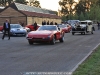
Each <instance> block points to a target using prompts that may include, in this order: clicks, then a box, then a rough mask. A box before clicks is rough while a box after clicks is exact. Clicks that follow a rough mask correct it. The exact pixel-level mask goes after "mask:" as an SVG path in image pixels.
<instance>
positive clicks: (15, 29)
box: [11, 28, 25, 31]
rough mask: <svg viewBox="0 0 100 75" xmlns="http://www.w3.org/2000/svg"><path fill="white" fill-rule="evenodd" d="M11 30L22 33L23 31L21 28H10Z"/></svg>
mask: <svg viewBox="0 0 100 75" xmlns="http://www.w3.org/2000/svg"><path fill="white" fill-rule="evenodd" d="M11 30H14V31H17V30H20V31H23V30H25V29H23V28H11Z"/></svg>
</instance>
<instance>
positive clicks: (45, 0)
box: [27, 0, 78, 11]
mask: <svg viewBox="0 0 100 75" xmlns="http://www.w3.org/2000/svg"><path fill="white" fill-rule="evenodd" d="M27 1H29V0H27ZM38 1H39V2H40V5H41V7H42V8H45V9H50V10H54V11H58V9H60V6H59V3H58V2H59V1H60V0H38ZM75 1H78V0H75Z"/></svg>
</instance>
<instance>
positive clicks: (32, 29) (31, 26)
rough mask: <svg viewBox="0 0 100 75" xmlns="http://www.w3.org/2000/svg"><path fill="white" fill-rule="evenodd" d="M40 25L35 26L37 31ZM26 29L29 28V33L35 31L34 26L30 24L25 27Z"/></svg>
mask: <svg viewBox="0 0 100 75" xmlns="http://www.w3.org/2000/svg"><path fill="white" fill-rule="evenodd" d="M40 26H41V25H39V24H37V29H38V28H39V27H40ZM26 27H27V28H30V31H35V29H34V25H32V24H30V25H26Z"/></svg>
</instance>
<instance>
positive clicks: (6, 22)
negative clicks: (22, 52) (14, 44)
mask: <svg viewBox="0 0 100 75" xmlns="http://www.w3.org/2000/svg"><path fill="white" fill-rule="evenodd" d="M3 30H4V33H3V36H2V39H4V37H5V35H6V32H7V34H8V40H10V23H9V22H8V20H7V19H6V21H5V22H4V24H3Z"/></svg>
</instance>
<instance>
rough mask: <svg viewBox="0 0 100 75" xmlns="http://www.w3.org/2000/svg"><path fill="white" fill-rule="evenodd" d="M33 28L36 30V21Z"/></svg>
mask: <svg viewBox="0 0 100 75" xmlns="http://www.w3.org/2000/svg"><path fill="white" fill-rule="evenodd" d="M34 30H35V31H36V30H37V23H36V22H35V23H34Z"/></svg>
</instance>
